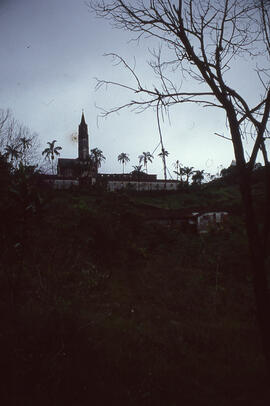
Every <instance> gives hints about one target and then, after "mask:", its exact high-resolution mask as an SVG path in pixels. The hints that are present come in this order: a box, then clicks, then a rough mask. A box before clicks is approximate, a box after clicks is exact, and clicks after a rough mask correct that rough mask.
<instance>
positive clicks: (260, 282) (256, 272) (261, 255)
mask: <svg viewBox="0 0 270 406" xmlns="http://www.w3.org/2000/svg"><path fill="white" fill-rule="evenodd" d="M250 177H251V173H250V171H249V170H248V169H247V168H242V170H240V190H241V195H242V201H243V207H244V211H245V223H246V230H247V235H248V244H249V253H250V264H251V271H252V274H253V288H254V295H255V303H256V312H257V320H258V324H259V329H260V332H261V339H262V346H263V351H264V355H265V358H266V364H267V369H268V373H269V374H270V316H269V312H270V297H269V290H268V281H267V269H266V252H265V250H264V244H263V239H262V236H261V235H260V232H259V227H258V224H257V221H256V217H255V213H254V205H253V199H252V194H251V179H250Z"/></svg>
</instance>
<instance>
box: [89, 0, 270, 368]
mask: <svg viewBox="0 0 270 406" xmlns="http://www.w3.org/2000/svg"><path fill="white" fill-rule="evenodd" d="M89 6H90V7H91V8H92V10H94V11H95V12H96V13H97V14H98V15H99V16H103V17H105V18H108V19H110V20H111V22H112V23H114V24H115V26H117V27H118V28H124V29H125V30H129V31H131V32H134V33H135V35H136V38H142V37H143V36H144V35H145V36H147V37H152V38H156V39H157V40H158V41H159V42H161V43H162V44H163V45H164V46H165V47H167V49H166V54H165V55H166V59H165V60H164V59H163V55H162V52H161V51H157V52H155V53H153V52H152V55H153V57H154V60H153V61H151V65H150V66H151V67H152V68H153V70H154V73H155V74H156V76H157V77H159V82H158V83H156V84H155V85H154V86H152V85H151V86H149V87H147V86H145V85H143V83H142V81H141V80H140V78H139V76H138V75H137V74H136V73H135V71H134V69H133V68H132V67H131V66H129V65H128V63H127V62H125V61H124V60H123V58H121V57H119V56H118V55H113V56H114V58H116V59H117V60H118V61H119V63H124V66H125V67H127V68H128V70H129V72H130V73H131V75H132V77H133V79H134V83H135V85H134V86H132V85H130V84H129V85H126V84H124V83H120V86H125V88H129V89H130V90H131V91H133V92H134V95H135V97H134V98H132V100H131V101H130V102H128V103H123V105H121V106H120V107H114V109H113V110H114V111H119V110H120V109H122V108H124V107H134V108H136V107H137V108H146V107H155V108H156V109H163V111H164V109H165V110H166V109H168V108H169V107H170V106H172V105H175V104H177V103H190V104H192V103H197V104H200V105H203V106H209V107H216V108H218V109H221V110H223V111H224V113H225V117H226V120H227V123H228V128H229V131H230V134H229V136H228V139H229V140H230V141H231V142H232V145H233V150H234V155H235V160H236V166H237V170H238V178H239V187H240V192H241V196H242V203H243V209H244V213H245V224H246V231H247V236H248V241H249V253H250V264H251V268H252V272H253V284H254V292H255V298H256V306H257V316H258V321H259V326H260V330H261V335H262V342H263V348H264V353H265V356H266V359H267V363H268V368H269V371H270V320H269V314H268V310H269V308H270V297H269V290H268V279H267V272H266V269H267V268H266V259H267V256H268V249H267V247H268V240H269V230H270V211H269V206H270V182H269V178H270V165H269V161H268V156H267V148H266V142H265V141H266V136H267V134H268V121H269V112H270V81H269V73H270V68H269V57H270V24H269V22H270V11H269V7H268V2H266V1H263V0H258V1H256V2H255V1H253V0H224V1H220V0H197V1H194V0H178V1H176V0H145V1H141V0H134V1H133V2H130V1H128V0H111V1H106V0H104V1H99V0H92V1H90V2H89ZM266 6H267V7H266ZM159 49H161V47H160V48H159ZM240 63H242V64H246V65H245V66H244V68H243V69H245V70H246V71H247V70H249V68H253V73H254V72H255V74H254V75H253V77H252V80H253V81H255V80H256V79H257V80H258V83H257V87H256V89H257V93H256V91H254V92H252V95H250V96H247V93H246V82H243V83H244V88H243V89H242V91H241V83H237V88H235V87H234V83H235V82H234V81H233V80H234V78H235V75H234V69H235V68H236V67H237V66H239V64H240ZM247 63H248V64H249V65H247ZM242 66H243V65H242ZM169 68H171V73H172V74H171V75H170V73H169V72H168V70H169ZM243 69H242V71H243ZM174 73H176V75H174V76H172V75H173V74H174ZM253 73H252V74H253ZM181 76H182V78H181ZM186 79H189V80H186ZM191 81H193V84H195V85H196V82H197V83H198V84H199V85H200V86H198V87H197V88H196V89H195V90H193V91H192V90H190V82H191ZM98 84H99V85H102V84H104V85H109V84H112V85H113V84H114V85H115V84H117V83H116V82H115V81H114V82H110V81H106V80H105V81H104V80H101V81H99V83H98ZM185 84H186V85H187V87H186V88H185ZM254 89H255V87H254ZM136 96H137V97H136ZM250 134H251V137H250ZM246 138H249V145H250V146H251V145H252V146H251V153H250V155H249V156H247V155H246V154H245V144H244V142H245V139H246ZM260 151H261V152H262V156H263V159H264V162H265V166H266V172H267V177H266V184H265V187H266V189H267V192H266V196H267V197H266V203H265V218H264V222H263V225H262V227H259V223H258V220H257V218H256V214H255V207H254V197H253V196H252V193H251V174H252V170H253V167H254V164H255V162H256V158H257V156H258V153H259V152H260ZM266 309H267V310H266Z"/></svg>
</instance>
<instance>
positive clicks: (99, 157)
mask: <svg viewBox="0 0 270 406" xmlns="http://www.w3.org/2000/svg"><path fill="white" fill-rule="evenodd" d="M90 158H91V159H92V160H93V161H94V163H95V165H96V167H97V169H98V168H100V167H101V164H102V161H105V160H106V158H105V156H104V155H103V152H102V151H101V150H100V149H98V148H93V149H91V154H90Z"/></svg>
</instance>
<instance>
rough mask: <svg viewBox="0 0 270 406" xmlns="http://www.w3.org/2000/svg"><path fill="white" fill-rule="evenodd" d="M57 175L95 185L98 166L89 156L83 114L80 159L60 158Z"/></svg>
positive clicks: (79, 136)
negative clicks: (83, 180) (84, 180)
mask: <svg viewBox="0 0 270 406" xmlns="http://www.w3.org/2000/svg"><path fill="white" fill-rule="evenodd" d="M57 175H58V177H61V178H62V179H72V178H80V179H86V178H87V180H88V181H91V183H92V184H93V183H95V180H96V177H97V165H96V163H95V162H93V160H91V159H90V156H89V135H88V127H87V124H86V122H85V118H84V113H83V112H82V117H81V122H80V124H79V130H78V158H76V159H69V158H59V159H58V165H57Z"/></svg>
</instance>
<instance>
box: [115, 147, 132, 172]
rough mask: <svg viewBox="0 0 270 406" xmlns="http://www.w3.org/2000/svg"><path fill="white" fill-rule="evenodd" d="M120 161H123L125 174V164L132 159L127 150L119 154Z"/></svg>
mask: <svg viewBox="0 0 270 406" xmlns="http://www.w3.org/2000/svg"><path fill="white" fill-rule="evenodd" d="M118 161H119V162H121V164H122V165H123V174H124V173H125V165H126V163H127V162H129V161H130V159H129V157H128V154H126V153H125V152H122V153H121V154H119V155H118Z"/></svg>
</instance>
